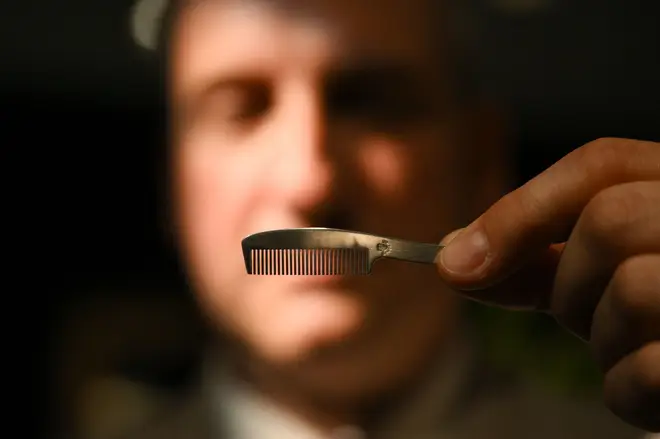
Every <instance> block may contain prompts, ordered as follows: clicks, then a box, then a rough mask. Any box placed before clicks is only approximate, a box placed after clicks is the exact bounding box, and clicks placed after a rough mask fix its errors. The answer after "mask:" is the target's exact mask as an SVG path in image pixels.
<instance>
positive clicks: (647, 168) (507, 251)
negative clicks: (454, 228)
mask: <svg viewBox="0 0 660 439" xmlns="http://www.w3.org/2000/svg"><path fill="white" fill-rule="evenodd" d="M658 153H660V145H658V144H657V143H654V142H644V141H636V140H626V139H601V140H597V141H594V142H591V143H589V144H587V145H585V146H583V147H581V148H579V149H577V150H575V151H573V152H572V153H570V154H568V155H567V156H565V157H564V158H563V159H561V160H560V161H558V162H557V163H555V164H554V165H553V166H551V167H550V168H548V169H547V170H546V171H545V172H543V173H541V174H540V175H538V176H537V177H535V178H534V179H532V180H530V181H529V182H528V183H527V184H525V185H523V186H522V187H520V188H518V189H517V190H515V191H513V192H511V193H509V194H508V195H506V196H505V197H503V198H502V199H501V200H499V201H498V202H497V203H495V204H494V205H493V206H492V207H491V208H490V209H488V210H487V211H486V212H485V213H484V214H482V215H481V216H480V217H479V218H477V219H476V220H475V221H474V222H473V223H472V224H470V225H469V226H467V227H466V228H465V229H464V230H462V231H461V232H460V233H458V234H457V236H456V237H455V238H454V239H452V240H451V241H450V242H449V243H447V247H446V248H445V249H444V250H442V252H441V254H440V256H439V260H438V268H439V271H440V274H441V275H442V276H443V278H445V280H446V281H447V282H449V283H450V284H451V285H452V286H454V287H455V288H457V289H459V290H464V291H468V290H484V289H486V290H487V291H483V292H482V293H479V296H480V297H481V298H488V301H491V302H493V303H495V304H500V305H506V306H527V305H529V304H538V303H539V301H541V300H542V299H541V298H540V297H538V296H539V295H543V294H545V293H547V291H540V290H539V291H534V286H535V285H536V284H539V283H540V281H541V280H543V281H544V282H549V283H551V281H552V275H553V274H554V270H555V268H556V263H557V262H558V260H559V252H560V250H561V247H557V246H554V247H551V244H553V243H561V242H564V241H565V240H566V239H567V237H568V236H569V235H570V232H571V230H572V229H573V227H574V225H575V223H576V221H577V220H578V218H579V216H580V214H581V212H582V210H583V209H584V207H585V206H586V205H587V203H588V202H589V201H590V200H591V199H592V198H593V197H594V196H595V195H596V194H597V193H598V192H600V191H602V190H603V189H605V188H607V187H609V186H612V185H616V184H621V183H626V182H630V181H643V180H654V179H658V177H660V175H659V174H660V172H659V168H658V165H657V160H649V157H653V156H656V157H658ZM525 267H527V268H525ZM523 269H524V272H521V270H523ZM514 273H515V274H516V276H512V275H513V274H514ZM504 279H510V280H511V281H512V282H514V283H515V284H516V288H515V290H517V291H520V293H519V294H520V297H512V296H511V295H512V294H514V292H513V291H509V292H506V293H505V291H507V289H506V288H505V286H506V285H499V286H498V287H497V288H496V287H495V285H496V284H499V283H500V282H501V281H503V280H504ZM525 284H527V285H526V286H527V288H525ZM523 291H524V293H523ZM503 294H504V295H506V297H503V296H502V295H503ZM534 296H536V297H534ZM517 302H519V303H517ZM535 306H536V305H535Z"/></svg>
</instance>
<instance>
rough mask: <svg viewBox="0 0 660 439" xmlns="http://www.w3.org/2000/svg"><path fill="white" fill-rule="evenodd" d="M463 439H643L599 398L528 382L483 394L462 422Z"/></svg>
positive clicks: (520, 381)
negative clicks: (572, 393)
mask: <svg viewBox="0 0 660 439" xmlns="http://www.w3.org/2000/svg"><path fill="white" fill-rule="evenodd" d="M463 424H464V425H465V427H464V428H463V429H462V430H463V431H464V432H465V434H462V435H461V437H465V438H470V439H471V438H482V437H490V438H494V437H497V438H500V437H501V438H507V439H518V438H521V439H522V438H528V437H532V436H533V437H534V438H536V439H558V438H561V439H583V438H593V439H646V434H645V433H644V432H643V431H641V430H638V429H635V428H632V427H631V426H629V425H627V424H626V423H624V422H623V421H621V420H620V419H619V418H617V417H616V416H615V415H614V414H612V413H611V412H610V411H609V410H608V409H607V408H606V407H605V405H604V404H603V402H602V399H600V398H598V397H597V396H592V395H590V396H575V395H569V394H565V393H562V392H559V391H555V390H554V389H552V388H550V387H545V386H543V385H540V384H538V383H535V382H532V381H527V380H522V379H521V380H513V381H509V382H508V385H506V386H495V387H494V388H493V389H492V391H485V392H484V393H483V394H482V395H480V397H479V398H478V399H477V401H476V402H475V404H473V406H472V409H471V410H470V411H469V414H468V415H467V416H466V418H465V419H464V421H463Z"/></svg>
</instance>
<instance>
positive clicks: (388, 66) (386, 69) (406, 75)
mask: <svg viewBox="0 0 660 439" xmlns="http://www.w3.org/2000/svg"><path fill="white" fill-rule="evenodd" d="M328 76H329V79H333V78H355V79H359V78H365V79H370V80H372V79H377V78H379V77H381V78H382V79H386V80H392V79H395V80H396V79H400V80H406V81H408V80H415V76H416V68H415V67H414V66H413V65H412V64H409V63H405V62H402V61H388V60H362V61H357V62H348V63H345V64H344V65H341V66H340V67H338V68H336V69H333V70H331V71H330V73H329V75H328Z"/></svg>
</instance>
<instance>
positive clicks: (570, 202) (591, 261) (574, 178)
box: [438, 139, 660, 432]
mask: <svg viewBox="0 0 660 439" xmlns="http://www.w3.org/2000/svg"><path fill="white" fill-rule="evenodd" d="M445 242H449V244H448V246H447V248H445V249H444V250H443V251H442V252H441V256H440V259H439V261H438V266H439V270H440V273H441V275H442V277H443V278H444V279H445V280H446V281H447V282H449V283H450V284H451V285H453V286H454V287H455V288H456V289H458V290H461V291H463V293H464V294H465V295H466V296H468V297H470V298H472V299H474V300H478V301H481V302H485V303H489V304H492V305H497V306H503V307H507V308H514V309H529V310H538V311H544V312H549V313H550V314H552V315H553V316H554V317H555V318H556V319H557V321H558V322H559V323H560V324H561V325H563V326H564V327H565V328H567V329H568V330H570V331H571V332H573V333H574V334H576V335H577V336H579V337H580V338H582V339H583V340H585V341H587V342H588V343H589V345H590V347H591V349H592V351H593V354H594V356H595V358H596V361H597V362H598V364H599V365H600V366H601V368H602V370H603V372H604V376H605V379H604V397H605V402H606V404H607V405H608V407H609V408H610V409H611V410H612V411H613V412H614V413H615V414H617V415H618V416H620V417H621V418H622V419H624V420H626V421H627V422H629V423H630V424H633V425H635V426H638V427H641V428H643V429H645V430H648V431H656V432H657V431H660V144H659V143H654V142H643V141H636V140H624V139H601V140H597V141H595V142H591V143H589V144H587V145H585V146H583V147H581V148H579V149H577V150H575V151H573V152H572V153H571V154H569V155H567V156H566V157H564V158H563V159H562V160H560V161H559V162H557V163H556V164H555V165H553V166H552V167H550V168H549V169H547V170H546V171H545V172H543V173H542V174H540V175H539V176H537V177H536V178H534V179H533V180H531V181H529V182H528V183H527V184H525V185H524V186H522V187H520V188H519V189H517V190H515V191H514V192H512V193H510V194H508V195H507V196H505V197H504V198H502V199H501V200H500V201H498V202H497V203H496V204H495V205H493V206H492V207H491V208H490V209H489V210H488V211H486V212H485V213H484V214H483V215H482V216H481V217H479V218H478V219H477V220H475V221H474V222H473V223H472V224H470V225H469V226H468V227H466V228H465V229H463V230H460V231H457V232H455V233H454V234H451V235H449V236H448V237H447V238H446V239H445Z"/></svg>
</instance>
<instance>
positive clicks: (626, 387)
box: [603, 341, 660, 432]
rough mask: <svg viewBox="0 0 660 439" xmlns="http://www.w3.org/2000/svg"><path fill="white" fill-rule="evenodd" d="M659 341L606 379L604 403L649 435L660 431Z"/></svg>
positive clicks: (644, 349) (640, 351)
mask: <svg viewBox="0 0 660 439" xmlns="http://www.w3.org/2000/svg"><path fill="white" fill-rule="evenodd" d="M658 363H660V341H656V342H652V343H649V344H647V345H645V346H642V347H641V348H640V349H638V350H637V351H635V352H634V353H632V354H630V355H629V356H628V357H626V358H624V359H623V360H622V361H621V362H620V363H618V364H617V365H615V366H614V367H613V368H612V369H611V370H610V371H609V372H608V373H607V374H606V376H605V383H604V384H605V385H604V395H603V396H604V399H605V404H606V405H607V406H608V407H609V408H610V409H611V410H612V411H613V412H614V413H615V414H617V415H618V416H620V417H622V418H623V419H626V420H627V421H628V422H630V423H631V424H633V425H636V426H638V427H640V428H642V429H644V430H647V431H650V432H660V416H659V413H658V407H660V367H658Z"/></svg>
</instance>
